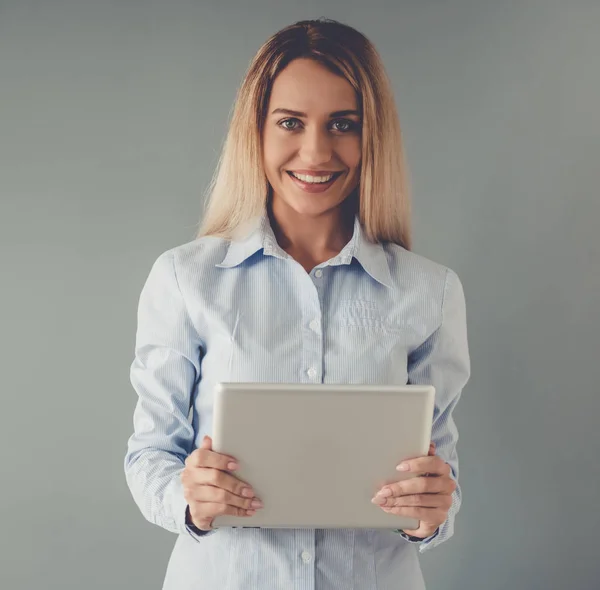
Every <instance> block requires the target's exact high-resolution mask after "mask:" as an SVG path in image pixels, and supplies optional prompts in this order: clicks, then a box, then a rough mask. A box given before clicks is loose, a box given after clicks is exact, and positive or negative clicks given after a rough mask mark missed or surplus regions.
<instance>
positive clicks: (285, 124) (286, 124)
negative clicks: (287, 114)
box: [279, 119, 299, 131]
mask: <svg viewBox="0 0 600 590" xmlns="http://www.w3.org/2000/svg"><path fill="white" fill-rule="evenodd" d="M298 122H299V121H298V119H284V120H283V121H280V123H279V124H280V125H281V126H282V127H283V128H284V129H287V130H288V131H293V130H294V129H295V128H296V127H295V126H293V125H288V123H294V124H295V123H298Z"/></svg>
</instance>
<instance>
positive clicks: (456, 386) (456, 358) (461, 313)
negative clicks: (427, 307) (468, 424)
mask: <svg viewBox="0 0 600 590" xmlns="http://www.w3.org/2000/svg"><path fill="white" fill-rule="evenodd" d="M441 315H442V321H441V324H440V326H439V327H438V329H437V330H436V331H435V332H434V333H433V334H432V335H431V336H430V337H429V338H428V339H427V340H426V341H425V342H424V343H423V344H422V345H421V346H419V347H418V348H417V349H415V350H414V351H413V352H412V353H411V354H410V355H409V358H408V382H409V383H414V384H419V385H425V384H427V385H433V386H434V387H435V391H436V393H435V407H434V413H433V425H432V437H431V438H432V440H433V441H434V442H435V444H436V455H438V456H439V457H441V458H442V459H443V460H444V461H446V463H448V464H449V465H450V468H451V474H450V476H451V477H452V479H454V481H455V482H456V484H457V487H456V490H455V491H454V493H453V494H452V506H451V507H450V510H449V511H448V518H447V519H446V521H445V522H444V523H442V525H441V526H440V527H439V528H438V529H437V531H436V532H435V533H434V534H433V535H431V536H430V537H427V538H425V539H419V538H416V537H409V536H408V535H406V534H405V533H404V532H403V531H401V530H399V529H398V530H396V532H397V533H400V534H401V535H402V537H404V538H405V539H406V540H407V541H409V542H411V543H418V544H419V552H420V553H423V552H425V551H427V550H429V549H431V548H433V547H436V546H437V545H439V544H440V543H443V542H444V541H447V540H448V539H449V538H450V537H451V536H452V535H453V534H454V519H455V517H456V514H457V513H458V511H459V509H460V505H461V489H460V487H459V485H458V455H457V453H456V443H457V441H458V430H457V428H456V424H455V423H454V418H453V416H452V412H453V411H454V408H455V407H456V404H457V403H458V400H459V398H460V396H461V393H462V390H463V388H464V386H465V385H466V383H467V381H468V380H469V377H470V372H471V365H470V358H469V348H468V342H467V320H466V309H465V296H464V291H463V287H462V284H461V281H460V279H459V278H458V276H457V275H456V273H455V272H454V271H452V270H451V269H447V271H446V280H445V285H444V297H443V301H442V314H441Z"/></svg>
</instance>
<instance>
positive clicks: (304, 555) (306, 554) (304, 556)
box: [302, 551, 312, 563]
mask: <svg viewBox="0 0 600 590" xmlns="http://www.w3.org/2000/svg"><path fill="white" fill-rule="evenodd" d="M311 559H312V555H311V554H310V553H309V552H308V551H303V552H302V561H303V562H304V563H310V560H311Z"/></svg>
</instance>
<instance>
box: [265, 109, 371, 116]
mask: <svg viewBox="0 0 600 590" xmlns="http://www.w3.org/2000/svg"><path fill="white" fill-rule="evenodd" d="M277 113H281V114H283V115H292V116H293V117H305V118H306V117H308V115H307V114H306V113H303V112H301V111H293V110H291V109H275V110H274V111H272V112H271V114H272V115H275V114H277ZM347 115H356V116H357V117H360V113H359V112H358V111H356V110H354V109H346V110H344V111H335V112H333V113H330V115H329V116H330V117H346V116H347Z"/></svg>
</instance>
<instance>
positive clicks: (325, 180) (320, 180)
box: [288, 171, 341, 184]
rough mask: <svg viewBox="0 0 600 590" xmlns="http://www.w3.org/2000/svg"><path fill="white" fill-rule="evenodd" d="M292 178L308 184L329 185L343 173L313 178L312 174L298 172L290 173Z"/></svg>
mask: <svg viewBox="0 0 600 590" xmlns="http://www.w3.org/2000/svg"><path fill="white" fill-rule="evenodd" d="M288 174H289V175H290V176H293V177H294V178H297V179H298V180H301V181H302V182H308V183H310V184H327V183H328V182H330V181H331V180H333V178H334V177H337V176H339V175H340V174H341V172H332V173H331V174H327V175H324V176H313V175H310V174H298V173H297V172H292V171H288Z"/></svg>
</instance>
